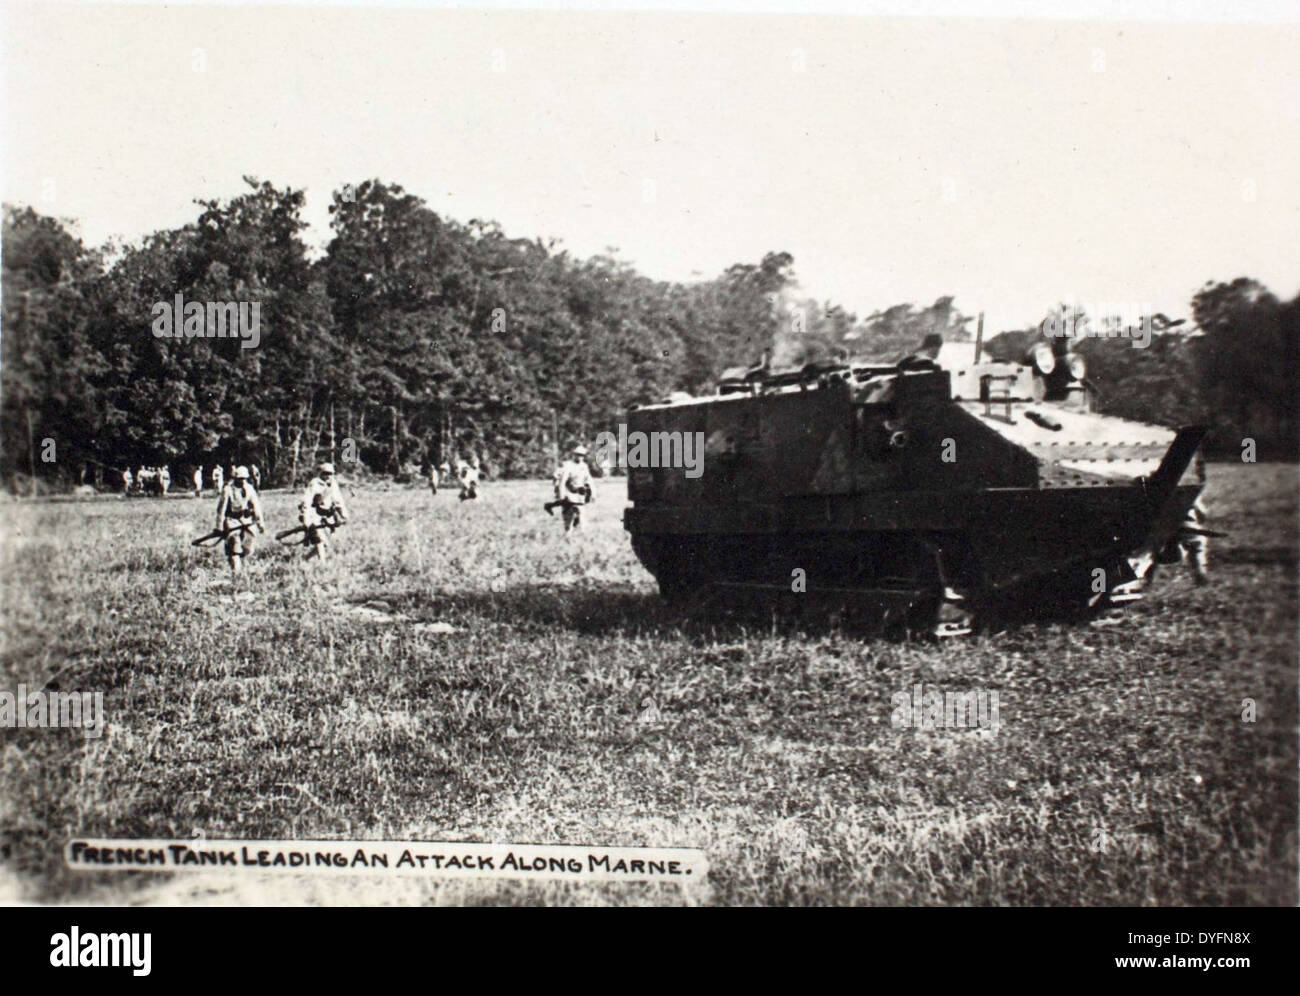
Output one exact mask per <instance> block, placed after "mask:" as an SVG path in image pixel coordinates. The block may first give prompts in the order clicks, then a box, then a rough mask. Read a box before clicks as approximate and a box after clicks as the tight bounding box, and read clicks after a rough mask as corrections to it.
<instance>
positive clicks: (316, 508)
mask: <svg viewBox="0 0 1300 996" xmlns="http://www.w3.org/2000/svg"><path fill="white" fill-rule="evenodd" d="M298 519H299V521H300V522H302V524H303V525H304V526H306V527H307V557H308V558H311V557H313V556H315V557H318V558H319V559H320V560H322V561H324V560H325V554H326V552H327V549H328V546H329V543H328V535H329V528H328V527H330V526H341V525H342V524H343V523H345V522H347V521H348V510H347V508H346V507H345V506H344V504H343V494H342V492H340V491H339V484H338V481H337V480H335V478H334V464H332V463H323V464H321V465H320V469H319V470H318V471H317V474H316V476H315V477H313V478H312V479H311V482H310V483H309V484H308V485H307V490H306V491H305V492H303V496H302V501H300V502H299V503H298Z"/></svg>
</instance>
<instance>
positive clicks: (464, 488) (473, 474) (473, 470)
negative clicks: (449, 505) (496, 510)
mask: <svg viewBox="0 0 1300 996" xmlns="http://www.w3.org/2000/svg"><path fill="white" fill-rule="evenodd" d="M477 497H478V468H477V467H475V466H473V465H472V464H468V463H462V464H461V465H460V500H461V501H466V500H468V499H470V498H477Z"/></svg>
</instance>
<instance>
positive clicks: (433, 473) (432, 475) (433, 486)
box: [429, 463, 438, 495]
mask: <svg viewBox="0 0 1300 996" xmlns="http://www.w3.org/2000/svg"><path fill="white" fill-rule="evenodd" d="M429 490H430V491H432V492H433V493H434V494H435V495H436V494H437V493H438V465H437V464H436V463H431V464H429Z"/></svg>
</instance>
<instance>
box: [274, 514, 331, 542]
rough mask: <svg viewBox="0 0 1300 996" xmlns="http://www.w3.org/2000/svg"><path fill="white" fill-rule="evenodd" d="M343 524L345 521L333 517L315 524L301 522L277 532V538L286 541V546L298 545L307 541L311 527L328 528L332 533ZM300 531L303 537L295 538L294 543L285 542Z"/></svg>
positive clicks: (279, 540)
mask: <svg viewBox="0 0 1300 996" xmlns="http://www.w3.org/2000/svg"><path fill="white" fill-rule="evenodd" d="M342 525H343V523H342V522H341V521H338V520H336V519H334V518H332V517H331V518H330V519H328V520H326V519H321V521H320V522H318V523H317V524H316V525H314V526H304V525H301V524H300V525H297V526H294V527H293V528H292V529H282V530H281V531H280V532H278V533H276V534H275V538H276V540H277V541H278V542H280V543H284V545H285V546H298V545H299V544H302V543H306V542H307V533H308V531H309V530H311V529H328V530H329V531H330V532H331V533H332V532H334V530H335V529H338V528H339V527H340V526H342ZM299 533H302V534H303V535H302V539H298V540H294V541H293V542H292V543H285V542H284V541H285V540H287V539H288V538H289V537H290V536H297V535H298V534H299Z"/></svg>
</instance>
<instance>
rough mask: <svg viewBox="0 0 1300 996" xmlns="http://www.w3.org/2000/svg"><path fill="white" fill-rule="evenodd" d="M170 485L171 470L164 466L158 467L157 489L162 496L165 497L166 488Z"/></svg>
mask: <svg viewBox="0 0 1300 996" xmlns="http://www.w3.org/2000/svg"><path fill="white" fill-rule="evenodd" d="M171 486H172V472H171V471H170V470H169V469H168V468H167V467H166V466H163V467H159V468H158V489H159V491H161V492H162V496H163V497H164V498H166V497H167V489H168V488H170V487H171Z"/></svg>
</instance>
